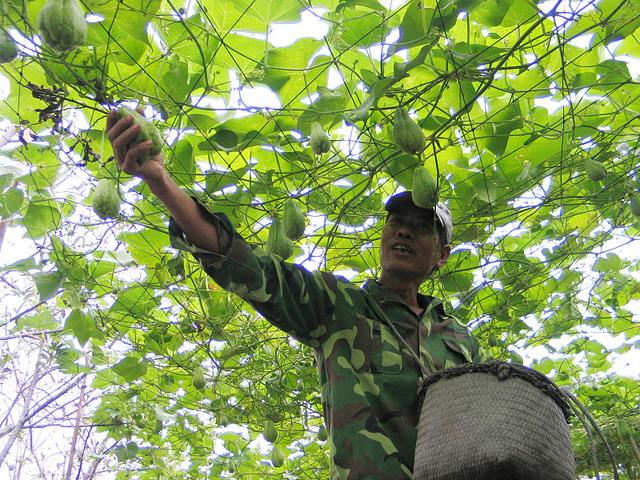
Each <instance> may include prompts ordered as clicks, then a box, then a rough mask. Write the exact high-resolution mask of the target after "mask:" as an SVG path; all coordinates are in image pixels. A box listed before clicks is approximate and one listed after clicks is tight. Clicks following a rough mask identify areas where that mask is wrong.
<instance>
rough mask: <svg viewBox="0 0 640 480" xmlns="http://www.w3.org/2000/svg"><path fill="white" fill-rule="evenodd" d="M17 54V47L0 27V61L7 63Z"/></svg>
mask: <svg viewBox="0 0 640 480" xmlns="http://www.w3.org/2000/svg"><path fill="white" fill-rule="evenodd" d="M17 56H18V47H17V46H16V42H14V41H13V38H11V37H10V36H9V34H8V33H7V32H5V31H4V30H2V29H0V63H9V62H10V61H11V60H13V59H14V58H16V57H17Z"/></svg>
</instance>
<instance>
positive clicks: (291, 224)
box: [282, 198, 306, 240]
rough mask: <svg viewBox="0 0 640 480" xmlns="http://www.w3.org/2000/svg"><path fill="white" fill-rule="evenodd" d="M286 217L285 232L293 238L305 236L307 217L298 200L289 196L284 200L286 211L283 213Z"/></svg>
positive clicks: (284, 217) (283, 216)
mask: <svg viewBox="0 0 640 480" xmlns="http://www.w3.org/2000/svg"><path fill="white" fill-rule="evenodd" d="M282 218H283V219H284V233H285V234H286V235H287V237H289V238H290V239H291V240H299V239H301V238H302V237H304V229H305V226H306V225H305V219H304V215H303V214H302V211H300V207H299V206H298V202H296V201H295V200H294V199H292V198H289V199H288V200H287V201H286V202H284V212H283V214H282Z"/></svg>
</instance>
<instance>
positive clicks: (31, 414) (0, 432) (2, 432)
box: [0, 373, 87, 438]
mask: <svg viewBox="0 0 640 480" xmlns="http://www.w3.org/2000/svg"><path fill="white" fill-rule="evenodd" d="M86 376H87V374H86V373H81V374H80V375H78V377H77V378H76V379H75V380H74V381H73V382H70V383H69V384H68V385H67V386H66V387H65V388H64V389H62V390H61V391H60V392H58V393H57V394H55V395H54V396H52V397H51V398H49V399H48V400H47V401H46V402H44V403H42V404H41V405H38V406H37V407H36V408H35V409H34V410H33V411H32V412H27V414H26V415H25V417H24V420H23V421H22V425H21V428H22V427H24V424H25V423H26V422H27V420H30V419H31V418H33V417H34V416H35V415H37V414H38V413H39V412H40V411H41V410H43V409H44V408H46V407H48V406H49V405H51V404H52V403H53V402H55V401H56V400H57V399H58V398H60V397H61V396H62V395H64V394H65V393H67V392H68V391H69V390H71V389H72V388H73V387H75V386H76V385H77V384H78V383H80V382H81V381H82V380H83V379H84V378H85V377H86ZM14 428H15V427H7V428H5V429H4V430H0V438H2V437H4V436H5V435H7V434H8V433H9V432H11V431H12V430H13V429H14Z"/></svg>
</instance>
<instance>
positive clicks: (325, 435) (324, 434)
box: [318, 425, 329, 442]
mask: <svg viewBox="0 0 640 480" xmlns="http://www.w3.org/2000/svg"><path fill="white" fill-rule="evenodd" d="M328 439H329V432H328V431H327V427H325V426H324V425H321V426H320V430H318V440H320V441H321V442H326V441H327V440H328Z"/></svg>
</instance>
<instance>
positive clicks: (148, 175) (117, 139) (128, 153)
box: [107, 110, 222, 253]
mask: <svg viewBox="0 0 640 480" xmlns="http://www.w3.org/2000/svg"><path fill="white" fill-rule="evenodd" d="M139 128H140V127H139V126H138V125H136V124H135V123H134V122H133V118H132V117H131V116H126V117H123V118H121V119H120V120H118V117H117V115H116V111H115V110H113V111H111V112H110V113H109V116H108V118H107V136H108V138H109V141H110V142H111V145H112V146H113V151H114V154H115V158H116V161H117V162H118V166H119V168H120V169H121V170H122V171H124V172H126V173H128V174H130V175H133V176H136V177H139V178H141V179H142V180H143V181H144V182H145V183H146V184H147V185H148V186H149V189H150V190H151V192H152V193H153V194H154V195H155V196H156V197H157V198H158V200H160V201H161V202H162V203H163V204H164V205H165V207H166V208H167V210H169V213H170V214H171V216H172V217H173V219H174V220H175V222H176V223H177V224H178V226H179V227H180V228H181V229H182V231H183V232H184V233H185V235H186V236H187V238H188V240H189V242H191V243H192V244H193V245H195V246H197V247H199V248H202V249H204V250H208V251H210V252H213V253H220V252H221V250H222V249H221V247H220V241H219V236H218V231H217V229H216V228H215V226H214V225H212V224H211V223H210V222H208V221H207V220H206V219H205V217H204V216H203V214H202V213H201V211H200V209H199V208H198V205H197V204H196V202H195V201H194V200H193V199H192V198H191V197H189V196H188V195H187V194H186V193H184V192H183V191H182V190H180V187H178V185H177V184H176V182H175V181H174V180H173V179H172V178H171V177H170V176H169V174H168V173H167V170H166V169H165V168H164V156H163V154H162V153H159V154H158V155H155V156H152V157H150V158H149V159H148V160H147V161H145V162H143V163H139V162H138V159H139V158H141V157H142V156H143V155H144V154H145V153H147V152H148V151H149V150H150V149H151V147H152V142H151V140H148V141H146V142H142V143H139V144H137V145H133V146H131V148H129V145H130V143H131V141H132V140H133V139H134V138H135V137H136V135H137V134H138V132H139Z"/></svg>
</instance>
